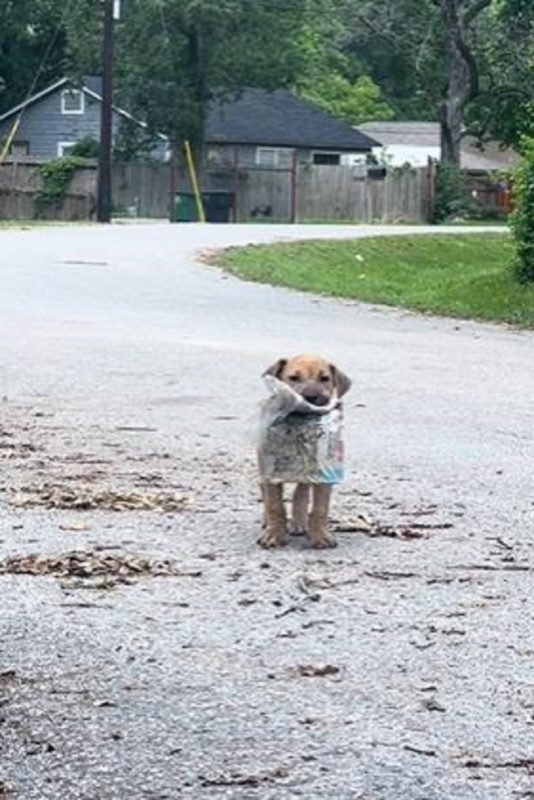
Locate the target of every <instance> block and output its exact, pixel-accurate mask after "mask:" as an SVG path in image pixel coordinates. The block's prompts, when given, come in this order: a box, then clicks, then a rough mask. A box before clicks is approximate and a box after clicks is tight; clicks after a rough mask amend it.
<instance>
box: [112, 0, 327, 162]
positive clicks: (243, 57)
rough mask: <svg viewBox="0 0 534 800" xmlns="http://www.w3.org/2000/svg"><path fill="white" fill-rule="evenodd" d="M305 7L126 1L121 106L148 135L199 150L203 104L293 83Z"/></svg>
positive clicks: (237, 0) (317, 2)
mask: <svg viewBox="0 0 534 800" xmlns="http://www.w3.org/2000/svg"><path fill="white" fill-rule="evenodd" d="M325 1H326V0H325ZM322 2H323V0H314V6H316V7H317V8H320V6H321V4H322ZM125 6H126V4H125ZM308 9H309V3H308V0H291V3H286V2H283V1H282V0H269V2H257V3H256V2H250V0H179V1H178V0H150V2H147V0H132V1H131V2H130V3H129V4H128V6H127V11H126V8H125V11H124V24H123V27H122V29H121V31H120V35H119V36H118V40H117V44H118V57H117V61H116V63H117V68H118V81H119V84H120V87H121V90H120V92H121V94H120V99H121V102H122V103H123V104H124V105H125V106H126V107H128V109H129V110H131V111H132V113H134V114H136V115H138V116H139V117H140V118H142V119H144V120H146V121H147V123H148V124H149V128H150V131H151V132H155V131H161V132H162V133H165V134H167V135H168V136H169V138H170V139H171V141H173V142H175V143H176V144H177V143H178V142H181V141H183V140H184V139H189V140H190V141H191V142H192V144H193V145H194V146H195V145H196V146H199V145H200V144H201V143H202V139H203V128H204V122H205V116H206V109H207V106H208V104H209V103H210V102H213V101H217V100H219V99H224V98H226V97H229V96H232V95H234V96H235V95H237V94H239V92H240V91H241V90H242V89H243V88H244V87H245V86H263V87H264V88H268V89H271V88H272V89H274V88H279V87H283V86H289V85H291V84H292V83H293V82H294V80H295V77H296V75H297V74H298V73H299V71H300V70H301V69H302V61H303V54H302V51H301V50H300V48H299V41H300V40H299V35H300V32H301V30H302V27H303V25H304V22H305V20H306V19H307V11H308Z"/></svg>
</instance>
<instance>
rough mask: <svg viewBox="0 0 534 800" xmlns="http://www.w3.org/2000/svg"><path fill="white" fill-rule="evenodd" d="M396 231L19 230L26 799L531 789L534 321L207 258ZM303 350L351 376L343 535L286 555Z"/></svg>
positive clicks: (18, 483) (20, 777) (5, 439)
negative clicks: (256, 278)
mask: <svg viewBox="0 0 534 800" xmlns="http://www.w3.org/2000/svg"><path fill="white" fill-rule="evenodd" d="M462 230H466V229H462ZM477 230H478V231H480V230H481V229H480V228H477ZM371 232H372V233H374V234H381V233H387V234H392V235H397V234H406V233H409V232H411V229H410V228H408V227H406V226H402V227H399V228H394V227H388V228H385V229H382V228H379V227H375V228H372V229H371V228H369V227H367V226H361V227H356V228H348V227H345V226H338V227H336V226H332V227H327V226H321V227H315V226H302V227H289V226H287V227H286V226H215V225H213V226H204V227H203V226H200V225H191V226H178V225H177V226H170V225H167V224H152V225H116V226H112V227H108V228H93V227H89V226H86V227H84V226H80V227H58V228H43V229H32V230H28V231H3V232H0V247H1V250H0V342H1V343H2V347H1V350H0V398H3V400H2V402H1V405H0V409H1V417H0V463H1V466H2V469H1V473H0V559H4V561H3V562H2V565H0V572H2V571H3V572H4V574H0V591H1V604H0V706H1V707H0V798H2V800H3V794H2V791H4V794H5V796H6V797H8V798H11V797H13V798H17V800H19V799H20V800H34V799H35V800H41V799H42V798H45V799H48V798H50V800H59V798H61V800H126V799H127V800H149V799H150V800H156V799H157V800H163V799H164V798H168V799H169V800H170V799H172V800H175V798H194V799H195V800H197V798H201V799H202V800H203V799H204V798H236V800H252V799H253V798H262V800H263V799H264V798H266V799H270V798H272V799H273V800H275V799H276V800H289V798H297V797H304V798H310V799H311V800H315V799H316V798H317V800H319V798H325V800H326V798H335V799H336V800H394V799H395V800H471V798H473V799H474V800H505V799H507V798H510V799H512V798H514V800H516V798H524V800H526V799H527V798H532V797H534V746H533V744H532V742H533V740H534V737H533V733H534V672H533V668H532V657H533V653H534V634H533V629H534V626H533V610H532V597H533V595H534V582H533V567H534V558H533V549H532V548H533V536H532V534H533V532H534V523H533V516H534V497H533V494H532V474H533V469H534V463H533V461H534V459H533V439H534V434H533V430H534V425H533V423H534V407H533V403H532V398H533V397H534V370H533V353H534V335H533V334H532V333H528V332H518V331H514V330H510V329H507V328H505V327H498V326H490V325H479V324H475V323H471V322H463V321H457V320H450V319H439V318H433V317H424V316H417V315H414V314H411V313H407V312H402V311H395V310H388V309H384V308H377V307H372V306H368V305H362V304H358V303H352V302H346V301H336V300H329V299H325V298H317V297H313V296H308V295H301V294H298V293H295V292H291V291H285V290H281V289H274V288H271V287H268V286H262V285H256V284H251V283H244V282H240V281H238V280H237V279H234V278H232V277H228V276H227V275H224V274H223V273H221V272H220V271H218V270H216V269H215V268H213V267H208V266H203V265H202V264H201V263H199V260H198V258H197V257H196V256H195V253H196V252H197V251H198V250H209V249H211V248H217V247H221V246H225V245H229V244H244V243H249V242H260V241H271V240H279V239H290V238H317V237H321V238H327V237H328V238H333V237H343V238H345V237H347V238H358V237H360V236H365V235H369V234H370V233H371ZM414 232H417V233H421V234H425V233H427V232H431V229H429V230H427V229H425V228H422V227H417V228H415V229H414ZM441 232H442V231H441V230H440V233H441ZM451 232H456V231H452V230H451ZM327 268H328V265H325V269H327ZM301 351H319V352H321V353H325V354H326V355H327V356H329V357H330V358H331V359H332V360H334V361H336V362H337V363H339V365H340V366H341V367H342V368H343V370H344V371H346V372H347V373H348V374H350V375H351V376H352V378H353V389H352V391H351V393H350V395H348V396H347V402H346V437H345V438H346V450H347V466H348V473H349V477H348V480H347V482H346V484H344V486H343V487H342V488H341V489H340V490H339V491H338V492H337V494H336V496H335V502H334V507H333V509H332V513H333V516H334V518H335V519H334V523H333V524H334V525H336V526H337V527H339V528H340V529H341V530H340V532H339V533H338V539H339V547H338V548H337V550H335V551H331V552H327V553H322V552H321V553H318V552H313V551H311V550H309V549H307V548H306V546H305V543H304V542H302V541H301V540H300V539H296V540H294V541H293V542H292V543H291V545H290V546H289V547H288V548H287V549H284V550H283V551H276V552H264V551H261V550H260V549H259V548H258V547H257V546H256V544H255V538H256V536H257V533H258V530H259V525H260V508H259V504H258V497H257V491H256V488H255V483H254V461H253V449H254V420H255V410H256V406H257V403H258V401H259V400H260V399H261V397H262V395H263V387H262V383H261V380H260V373H261V371H262V369H263V368H265V367H266V366H267V365H269V364H270V363H271V362H272V361H273V360H274V359H275V358H277V357H278V356H280V355H284V354H291V353H296V352H301ZM362 514H363V515H365V516H366V517H367V518H368V519H369V520H371V521H372V523H373V528H374V529H373V531H372V533H374V534H375V535H369V534H368V533H365V532H362V531H361V530H360V531H358V530H355V528H357V527H358V524H355V520H356V521H357V520H358V517H359V515H362ZM343 529H345V530H343ZM71 551H78V552H84V553H85V555H84V556H83V557H81V556H78V557H77V558H76V559H74V558H70V559H69V558H67V556H66V554H68V553H69V552H71ZM29 555H35V556H38V557H39V559H40V560H36V559H35V558H33V559H31V558H26V557H27V556H29ZM13 557H20V558H18V560H15V561H6V559H9V558H13ZM48 572H50V573H53V574H44V573H48ZM20 573H22V574H20ZM28 573H30V574H28ZM31 573H39V574H31Z"/></svg>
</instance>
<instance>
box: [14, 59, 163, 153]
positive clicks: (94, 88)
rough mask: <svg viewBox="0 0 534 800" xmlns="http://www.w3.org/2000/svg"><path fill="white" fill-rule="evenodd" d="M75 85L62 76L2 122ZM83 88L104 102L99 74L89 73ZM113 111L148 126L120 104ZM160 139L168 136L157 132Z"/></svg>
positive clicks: (16, 108) (82, 84)
mask: <svg viewBox="0 0 534 800" xmlns="http://www.w3.org/2000/svg"><path fill="white" fill-rule="evenodd" d="M68 86H73V88H76V85H75V83H74V81H72V80H70V79H69V78H61V80H59V81H56V82H55V83H52V84H51V85H50V86H47V87H46V89H43V90H42V91H41V92H37V94H34V95H32V96H31V97H29V98H28V99H27V100H25V101H24V102H22V103H19V104H18V105H17V106H14V107H13V108H10V109H9V111H6V112H5V114H1V115H0V122H4V120H6V119H9V117H13V116H15V114H18V113H20V112H21V111H25V110H26V109H27V108H28V106H31V105H33V104H34V103H37V102H39V100H42V99H43V98H45V97H47V95H49V94H52V93H53V92H56V91H58V90H59V89H62V88H63V87H65V88H66V87H68ZM80 88H81V90H82V91H83V92H84V93H85V94H87V95H90V97H92V98H93V99H95V100H98V102H100V103H101V102H102V78H101V77H100V76H99V75H87V76H85V77H84V78H83V79H82V83H81V86H80ZM113 111H114V112H115V113H116V114H120V115H121V117H125V118H126V119H129V120H131V122H135V123H136V125H140V126H141V127H142V128H146V127H147V124H146V122H143V121H142V120H140V119H136V118H135V117H133V116H132V115H131V114H129V113H128V111H125V110H124V109H123V108H120V107H119V106H115V105H114V106H113ZM155 136H157V138H158V139H162V140H163V141H167V137H166V136H164V135H163V134H162V133H156V134H155Z"/></svg>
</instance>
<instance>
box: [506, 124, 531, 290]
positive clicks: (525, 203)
mask: <svg viewBox="0 0 534 800" xmlns="http://www.w3.org/2000/svg"><path fill="white" fill-rule="evenodd" d="M522 154H523V159H522V161H521V163H520V164H519V166H518V167H517V168H516V170H515V171H514V175H513V182H512V187H513V195H512V196H513V203H514V211H513V213H512V215H511V220H510V224H511V227H512V231H513V234H514V238H515V244H516V254H515V258H514V261H513V268H514V274H515V276H516V278H517V280H518V281H519V282H520V283H534V139H524V140H523V142H522Z"/></svg>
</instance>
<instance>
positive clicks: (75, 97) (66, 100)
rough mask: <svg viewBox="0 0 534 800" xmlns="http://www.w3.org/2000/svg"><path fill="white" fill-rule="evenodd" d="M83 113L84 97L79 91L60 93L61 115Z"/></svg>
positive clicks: (72, 90) (70, 90)
mask: <svg viewBox="0 0 534 800" xmlns="http://www.w3.org/2000/svg"><path fill="white" fill-rule="evenodd" d="M84 111H85V96H84V93H83V92H82V91H81V89H65V91H63V92H61V113H62V114H83V112H84Z"/></svg>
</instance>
